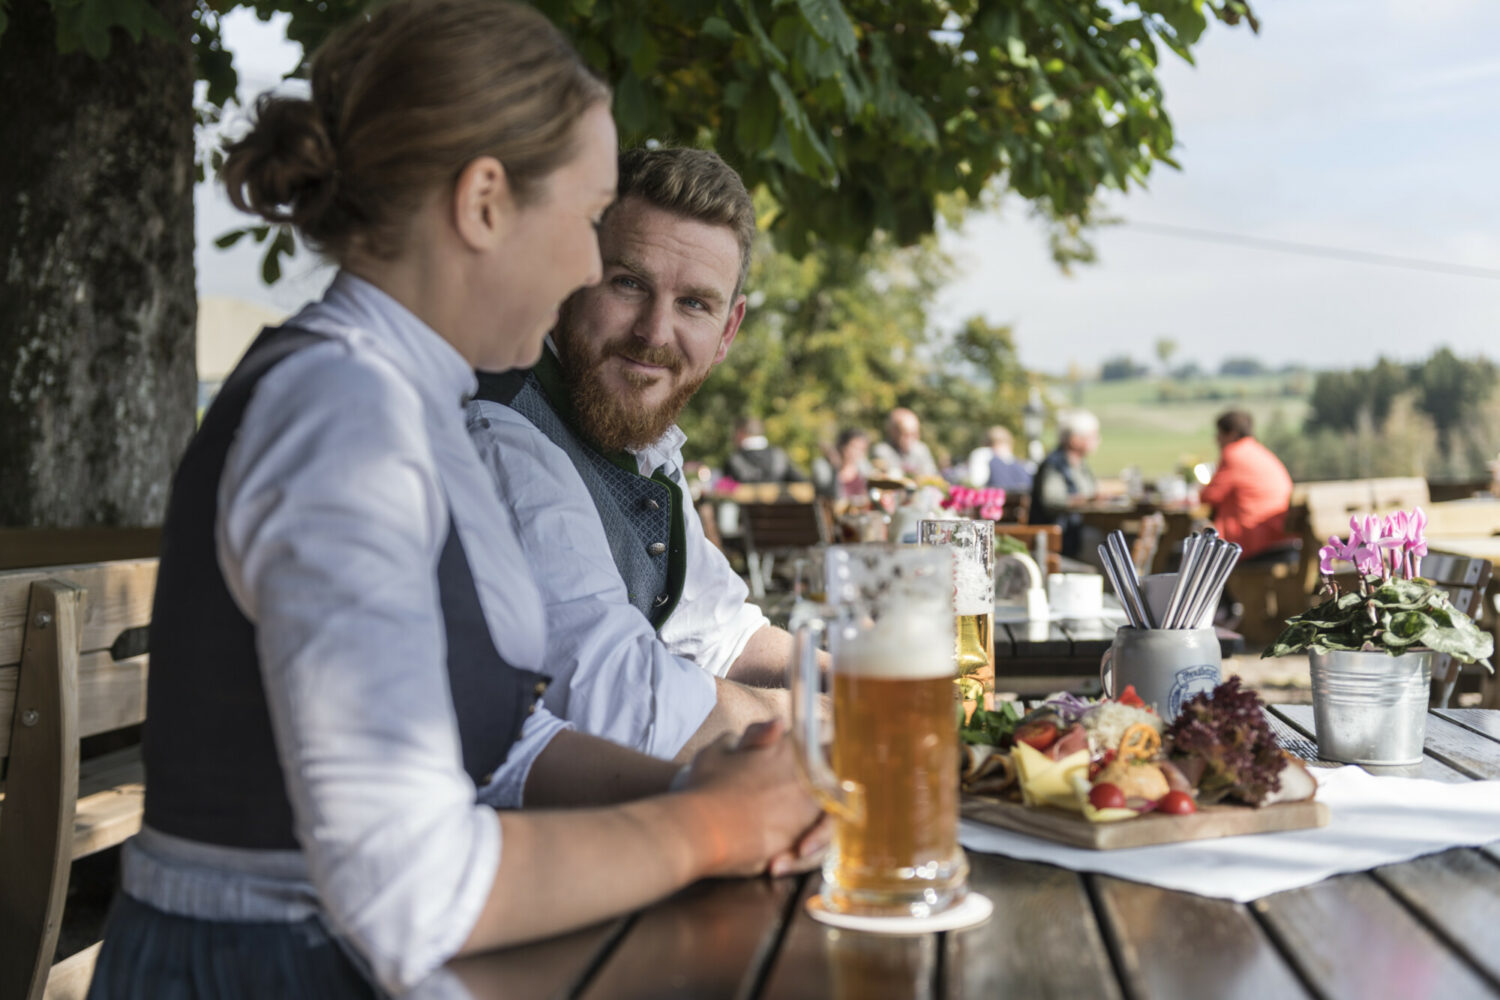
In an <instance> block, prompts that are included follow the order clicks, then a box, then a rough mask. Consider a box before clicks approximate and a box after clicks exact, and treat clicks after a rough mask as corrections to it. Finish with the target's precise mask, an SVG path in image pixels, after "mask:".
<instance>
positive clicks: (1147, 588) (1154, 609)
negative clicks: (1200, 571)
mask: <svg viewBox="0 0 1500 1000" xmlns="http://www.w3.org/2000/svg"><path fill="white" fill-rule="evenodd" d="M1176 586H1177V574H1176V573H1153V574H1151V575H1150V576H1148V577H1146V578H1144V579H1143V580H1141V593H1142V594H1143V595H1144V596H1145V598H1146V604H1147V606H1148V607H1150V608H1151V620H1152V621H1154V622H1156V624H1157V625H1158V626H1164V623H1165V621H1166V617H1167V606H1168V604H1169V603H1170V602H1171V600H1172V590H1173V588H1175V587H1176ZM1184 600H1186V597H1184ZM1215 608H1216V604H1215V603H1213V602H1210V604H1209V606H1208V607H1207V608H1206V609H1205V610H1204V612H1203V614H1202V615H1201V616H1200V617H1199V619H1198V620H1197V621H1196V622H1189V623H1188V627H1189V628H1209V627H1210V626H1212V625H1213V623H1214V610H1215Z"/></svg>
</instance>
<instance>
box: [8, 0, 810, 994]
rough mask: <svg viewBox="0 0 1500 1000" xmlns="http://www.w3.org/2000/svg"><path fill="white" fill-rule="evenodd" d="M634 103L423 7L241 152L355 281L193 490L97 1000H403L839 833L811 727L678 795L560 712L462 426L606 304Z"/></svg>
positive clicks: (245, 163) (533, 39) (481, 17)
mask: <svg viewBox="0 0 1500 1000" xmlns="http://www.w3.org/2000/svg"><path fill="white" fill-rule="evenodd" d="M609 105H610V94H609V90H608V88H607V87H606V86H605V85H604V84H603V83H601V82H600V81H598V80H597V79H595V78H594V77H593V76H592V75H591V74H590V73H589V72H588V71H587V70H586V69H585V67H584V66H583V64H582V62H581V61H580V60H579V59H578V57H577V55H576V54H575V53H574V52H573V50H572V49H571V48H570V47H569V46H568V43H567V42H566V41H565V40H564V38H563V37H562V35H561V34H560V33H559V32H558V31H557V30H556V29H555V28H553V27H552V25H551V24H550V23H549V22H548V21H547V20H546V19H545V18H544V17H542V16H541V15H540V14H537V13H536V12H534V11H533V10H531V9H530V8H525V7H520V6H517V5H512V4H505V3H497V2H494V0H395V2H392V3H389V4H385V5H382V6H380V7H378V8H377V9H376V10H375V11H374V12H373V13H372V14H370V15H369V16H368V17H361V18H357V19H355V20H353V21H352V22H351V23H350V25H349V26H348V27H347V28H345V29H343V30H341V31H340V32H338V33H337V34H335V35H334V36H333V37H332V38H331V39H330V40H329V41H328V42H327V44H326V45H325V46H324V47H323V48H322V50H321V51H320V52H319V53H318V54H317V56H316V58H315V59H314V62H313V67H312V81H311V94H310V98H306V99H305V98H301V97H289V96H267V97H263V98H262V99H261V100H260V102H259V103H258V104H257V106H256V113H255V121H254V125H253V128H252V129H251V130H250V132H249V133H248V134H247V135H246V136H245V137H244V138H243V139H241V140H239V141H238V142H236V143H234V144H233V145H232V146H230V148H229V150H228V157H227V159H226V161H225V164H224V168H223V175H224V178H225V180H226V182H227V184H228V187H229V192H230V197H231V200H232V201H234V203H235V204H236V205H237V206H238V207H240V208H241V209H245V210H249V211H253V212H255V213H256V214H258V215H260V216H262V217H264V218H266V219H268V220H270V221H274V222H286V221H290V222H292V223H293V224H295V225H296V227H297V229H298V230H299V232H300V234H301V235H302V236H303V237H304V238H305V239H307V240H309V241H310V242H312V243H313V244H314V245H316V246H319V247H320V248H322V250H323V251H324V252H325V253H326V254H327V255H328V256H329V257H331V258H332V259H333V260H335V261H337V262H338V263H339V265H340V267H341V269H340V271H339V272H338V274H337V276H336V277H335V278H334V280H333V283H332V285H331V286H330V287H329V289H328V291H327V292H326V294H325V295H324V297H323V298H322V300H321V301H318V302H315V303H313V304H311V305H309V306H307V307H305V308H304V309H302V310H301V311H300V312H299V313H298V314H297V315H296V316H295V317H294V318H293V319H292V320H290V321H289V322H288V323H287V324H286V325H285V326H282V327H279V328H272V329H267V330H265V331H263V332H262V333H261V335H260V337H259V338H258V339H257V340H256V341H255V343H254V344H253V345H252V346H251V348H250V349H249V351H248V352H247V353H246V355H245V357H244V358H243V359H242V360H241V361H240V363H239V364H238V365H237V366H236V368H235V370H234V372H233V373H232V374H231V375H230V376H229V379H228V380H227V381H226V382H225V384H224V388H223V391H222V392H220V394H219V395H218V397H217V399H216V400H215V401H214V403H213V405H212V406H211V407H210V408H209V411H208V413H207V414H206V415H205V417H204V420H203V424H202V427H201V428H200V430H199V431H198V433H197V435H196V436H195V437H194V439H193V441H192V443H191V444H190V445H189V447H188V450H187V452H186V454H185V455H184V456H183V459H182V463H181V465H180V466H179V467H178V470H177V473H176V476H175V477H174V480H173V484H172V496H171V501H170V505H169V508H168V511H167V516H166V520H165V523H164V525H163V528H162V549H161V562H160V570H159V576H158V581H157V600H156V605H155V614H154V619H153V621H152V627H151V677H150V681H149V698H150V702H151V720H150V723H149V724H148V725H147V727H146V733H145V748H144V752H145V765H146V770H147V772H148V773H149V774H150V779H149V781H148V782H147V786H146V792H145V818H144V824H143V826H142V828H141V831H140V833H139V834H138V835H137V836H136V837H135V838H133V839H132V840H130V841H129V842H128V843H127V844H126V845H125V846H124V849H123V851H122V855H121V888H122V894H121V895H120V896H119V897H118V898H117V900H116V901H115V905H114V907H113V909H112V910H111V913H110V917H109V922H108V926H107V927H106V929H105V935H104V936H105V940H104V945H103V948H102V950H101V952H100V954H99V959H98V965H97V967H96V969H95V972H94V978H93V982H92V985H91V987H90V991H89V996H90V997H92V998H94V1000H111V998H119V997H125V998H142V1000H145V998H162V997H215V998H230V1000H234V998H240V997H244V998H252V997H254V998H264V997H278V998H304V997H305V998H311V997H371V998H374V997H376V996H386V995H389V994H405V993H406V992H407V991H409V990H410V989H412V988H413V987H414V986H417V985H418V984H419V983H420V982H423V981H430V980H428V977H429V974H431V973H434V971H435V970H438V969H439V967H440V966H442V965H443V964H444V963H445V962H447V961H448V960H449V959H450V958H452V957H454V956H456V955H460V954H464V953H468V952H474V951H479V950H483V949H490V948H496V947H499V946H502V945H505V944H510V943H516V942H521V941H526V940H533V939H536V938H540V937H546V936H549V935H552V934H557V933H559V932H562V931H566V930H569V929H571V928H575V927H581V926H584V925H586V924H592V923H595V922H597V921H599V920H601V919H604V918H606V917H609V916H612V915H614V914H618V913H622V912H626V911H629V910H632V909H634V908H637V907H639V906H641V905H643V904H645V903H647V902H649V901H651V900H653V899H656V898H659V897H662V896H665V895H667V894H668V893H671V892H673V891H675V890H677V889H679V888H681V887H682V886H683V885H685V884H686V883H687V882H689V881H691V880H692V879H694V878H698V877H701V876H705V875H723V874H750V873H754V872H759V871H762V870H764V869H765V868H766V866H767V862H768V860H771V859H776V860H775V861H774V863H775V864H776V865H778V866H779V865H783V864H786V863H787V862H788V860H789V859H790V858H791V857H792V856H791V855H790V854H788V850H789V848H791V846H792V845H793V843H794V841H795V840H796V838H797V837H798V836H799V834H800V833H801V832H802V831H804V830H806V829H808V827H809V825H810V824H811V823H812V822H813V820H814V817H815V816H816V808H815V806H814V805H813V803H812V802H811V800H810V799H809V797H808V796H807V795H806V794H805V793H804V792H803V791H802V790H801V788H800V785H799V781H798V777H797V773H796V767H795V762H794V760H793V756H792V753H791V749H790V747H789V745H788V743H787V741H786V740H785V739H781V738H778V735H777V734H778V729H779V727H780V723H772V724H770V725H769V726H766V727H757V728H756V729H754V730H752V731H750V732H747V733H746V736H745V739H744V740H743V741H742V742H741V743H740V744H738V745H736V744H733V743H732V742H731V741H730V740H725V741H724V742H723V743H720V744H717V745H716V746H714V747H713V748H711V749H710V750H708V751H705V753H704V754H703V755H701V756H700V757H699V758H698V759H697V760H696V761H695V763H694V764H693V766H692V767H691V768H690V769H687V770H685V771H683V772H678V771H677V769H676V767H675V766H674V765H672V764H669V763H667V762H664V761H660V760H656V759H653V758H650V757H645V756H641V755H638V754H636V753H633V752H631V751H629V750H626V749H624V748H622V747H618V746H615V745H614V744H611V743H607V742H605V741H602V740H597V739H594V738H592V737H586V736H583V735H581V734H578V733H576V732H572V731H569V727H568V726H567V724H566V723H564V722H563V721H561V720H559V719H557V718H555V717H554V716H553V715H552V714H551V713H550V712H548V711H546V710H545V709H542V708H539V707H538V705H537V700H538V697H539V695H540V694H541V690H542V688H543V687H544V686H545V683H546V681H545V678H544V676H543V674H542V672H541V671H542V669H543V667H544V654H545V644H546V638H547V629H546V626H545V618H544V609H543V605H542V601H541V596H540V594H539V592H538V590H537V587H536V585H535V583H534V582H533V580H532V577H531V574H530V571H529V570H528V568H527V564H526V561H525V559H524V558H523V556H522V552H521V545H520V541H519V539H518V538H517V536H516V534H515V528H514V525H513V522H512V521H511V520H510V519H509V518H508V517H507V516H506V514H505V512H504V510H503V509H502V508H501V507H500V505H499V503H498V502H497V500H496V497H495V493H494V488H493V486H492V485H491V483H490V480H489V476H488V474H487V473H486V472H485V469H484V467H483V466H482V465H481V464H480V463H479V460H478V458H477V457H476V456H475V454H474V449H473V447H472V446H471V444H470V443H469V440H468V437H467V435H466V434H465V430H464V423H463V410H462V401H463V400H464V398H465V397H466V396H468V395H469V394H470V393H472V391H473V389H474V383H475V379H474V375H473V370H474V368H475V366H481V367H485V368H489V369H495V370H500V369H505V368H509V367H512V366H516V365H529V364H531V363H533V362H534V361H535V359H536V357H537V354H538V353H539V351H540V349H541V343H542V338H543V336H544V335H545V333H546V328H547V325H548V323H549V321H550V318H551V316H552V315H553V312H554V310H555V309H556V308H557V306H558V304H559V303H560V301H561V300H562V298H563V297H564V296H565V295H567V294H568V293H569V292H571V291H572V290H573V289H574V288H576V287H578V286H580V285H583V284H589V283H592V282H594V281H597V280H598V278H599V256H598V247H597V243H596V237H595V231H594V225H593V224H594V222H595V221H596V220H597V219H598V217H599V215H600V213H601V212H603V210H604V208H605V207H606V206H607V205H608V204H609V203H610V201H611V200H612V199H613V197H614V187H615V146H616V141H617V140H616V137H615V129H614V124H613V122H612V121H611V120H610V116H609ZM674 775H676V776H677V777H676V778H674ZM674 784H677V785H680V786H681V787H682V788H684V790H683V791H681V792H679V793H677V794H661V793H666V792H667V791H668V789H669V787H671V786H672V785H674ZM523 803H524V804H525V805H527V806H546V805H554V806H582V805H591V804H592V805H594V806H595V808H591V809H570V810H567V811H554V812H534V811H516V810H515V809H514V808H513V807H516V806H519V805H521V804H523ZM610 803H617V804H614V805H609V804H610ZM497 806H498V807H500V808H499V809H497V808H496V807H497ZM600 806H605V807H602V808H601V807H600ZM6 808H7V813H8V811H9V809H10V803H7V804H6ZM7 818H9V817H7Z"/></svg>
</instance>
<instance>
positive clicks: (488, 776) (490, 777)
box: [479, 771, 495, 788]
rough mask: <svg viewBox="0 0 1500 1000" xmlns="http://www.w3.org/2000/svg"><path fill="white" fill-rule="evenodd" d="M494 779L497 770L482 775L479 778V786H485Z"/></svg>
mask: <svg viewBox="0 0 1500 1000" xmlns="http://www.w3.org/2000/svg"><path fill="white" fill-rule="evenodd" d="M494 780H495V772H494V771H491V772H490V773H489V774H486V775H484V776H483V777H481V778H480V779H479V787H480V788H483V787H484V786H485V785H488V784H489V783H490V782H492V781H494Z"/></svg>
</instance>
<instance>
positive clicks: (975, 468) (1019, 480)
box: [969, 426, 1031, 493]
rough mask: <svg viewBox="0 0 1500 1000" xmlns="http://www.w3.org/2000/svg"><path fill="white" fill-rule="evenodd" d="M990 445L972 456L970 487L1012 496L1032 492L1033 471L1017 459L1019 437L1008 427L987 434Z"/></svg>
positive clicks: (970, 456)
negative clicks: (1000, 490) (997, 491)
mask: <svg viewBox="0 0 1500 1000" xmlns="http://www.w3.org/2000/svg"><path fill="white" fill-rule="evenodd" d="M985 442H986V444H985V445H984V447H982V448H975V449H974V450H973V451H971V452H970V453H969V485H970V486H978V487H984V488H989V489H1002V490H1005V491H1006V492H1008V493H1028V492H1030V491H1031V470H1030V469H1028V468H1026V463H1025V462H1022V461H1021V460H1020V459H1018V458H1016V454H1015V450H1014V449H1015V438H1014V437H1012V436H1011V433H1010V431H1009V430H1008V429H1007V428H1005V427H999V426H996V427H991V428H990V429H989V430H988V431H986V432H985Z"/></svg>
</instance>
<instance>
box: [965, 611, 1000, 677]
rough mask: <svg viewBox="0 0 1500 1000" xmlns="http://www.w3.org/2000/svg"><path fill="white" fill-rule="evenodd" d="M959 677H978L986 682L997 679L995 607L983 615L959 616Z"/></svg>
mask: <svg viewBox="0 0 1500 1000" xmlns="http://www.w3.org/2000/svg"><path fill="white" fill-rule="evenodd" d="M956 628H957V631H958V676H960V677H978V678H981V679H983V680H985V681H986V682H988V681H992V680H994V678H995V612H994V609H993V607H992V608H990V609H988V610H986V611H984V612H983V613H982V614H973V615H959V616H958V620H957V623H956Z"/></svg>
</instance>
